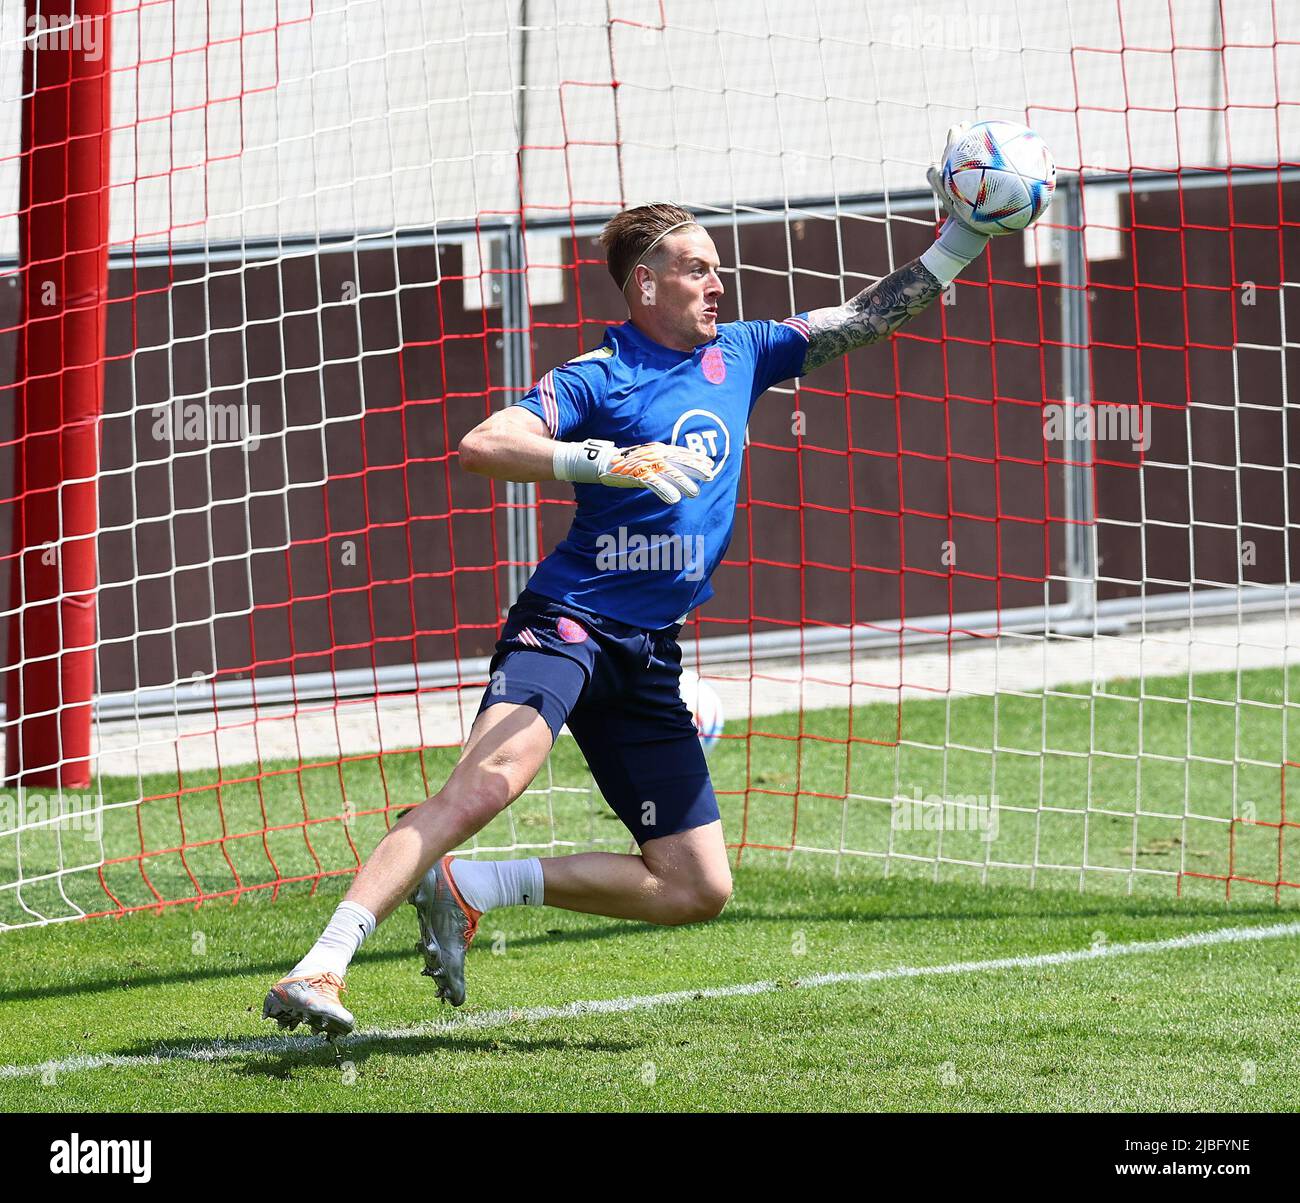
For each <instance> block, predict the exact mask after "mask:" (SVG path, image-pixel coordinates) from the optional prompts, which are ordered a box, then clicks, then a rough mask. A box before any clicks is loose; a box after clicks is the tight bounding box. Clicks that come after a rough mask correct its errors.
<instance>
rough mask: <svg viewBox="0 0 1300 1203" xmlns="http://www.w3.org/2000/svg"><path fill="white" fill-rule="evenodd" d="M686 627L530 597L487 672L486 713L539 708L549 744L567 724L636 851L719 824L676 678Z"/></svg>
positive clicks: (504, 632)
mask: <svg viewBox="0 0 1300 1203" xmlns="http://www.w3.org/2000/svg"><path fill="white" fill-rule="evenodd" d="M680 630H681V627H680V626H672V627H666V628H665V629H664V630H662V631H646V630H642V629H641V628H640V627H633V626H628V625H627V623H623V622H616V621H615V620H614V619H612V618H605V617H603V616H602V615H599V614H593V613H591V612H590V611H589V610H580V609H577V608H576V607H573V606H568V605H565V604H564V603H563V602H558V601H552V600H551V599H550V598H549V597H543V596H542V595H541V594H539V593H533V592H531V591H530V590H528V589H525V590H524V591H523V592H522V593H521V594H520V595H519V599H518V600H517V601H516V602H515V604H514V605H513V606H511V607H510V613H509V614H508V615H507V616H506V623H505V626H504V627H503V628H502V629H501V638H500V639H499V640H498V641H497V645H496V652H495V654H494V655H493V657H492V663H491V665H490V667H489V670H488V672H489V676H488V685H487V689H486V690H485V691H484V693H483V701H482V702H481V703H480V705H479V713H480V714H482V712H483V711H484V710H486V709H487V708H488V707H489V706H491V705H494V704H495V703H497V702H516V703H519V704H521V705H524V706H532V707H533V708H534V709H535V710H537V711H538V712H539V713H540V714H541V716H542V717H543V718H544V719H545V720H546V724H547V726H549V727H550V729H551V740H552V742H554V740H555V739H556V738H557V737H558V736H559V734H560V728H561V727H562V726H564V725H565V724H566V723H567V724H568V727H569V731H570V732H571V733H572V735H573V738H574V739H575V740H577V742H578V747H579V748H580V749H581V750H582V754H583V755H584V756H585V757H586V758H587V766H588V767H589V768H590V769H591V775H592V777H594V778H595V781H596V785H597V786H598V787H599V788H600V792H601V793H602V794H603V795H604V796H605V801H606V802H607V803H609V805H610V807H611V808H612V809H613V811H614V813H615V814H616V815H618V817H619V818H620V819H622V820H623V823H624V825H625V826H626V827H627V829H628V830H629V831H630V832H631V833H632V836H633V838H634V839H635V840H636V842H637V843H638V844H644V843H645V842H646V841H647V840H653V839H658V838H659V837H660V836H665V835H675V834H676V833H677V832H679V831H688V830H690V829H691V828H692V827H703V826H704V825H705V824H706V823H712V822H715V821H716V820H717V819H718V817H719V816H718V800H717V797H716V796H715V795H714V792H713V783H712V781H710V780H709V768H708V765H707V764H706V763H705V760H704V750H703V749H702V748H701V747H700V739H699V734H698V732H697V731H696V729H695V721H694V719H693V718H692V717H691V712H690V711H689V710H688V709H687V708H686V704H685V703H684V702H683V701H682V697H681V692H680V688H679V685H678V678H679V677H680V676H681V671H682V649H681V648H680V647H679V646H678V645H677V638H676V636H677V633H678V632H679V631H680Z"/></svg>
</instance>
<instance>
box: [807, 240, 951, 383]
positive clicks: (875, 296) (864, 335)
mask: <svg viewBox="0 0 1300 1203" xmlns="http://www.w3.org/2000/svg"><path fill="white" fill-rule="evenodd" d="M942 292H943V285H942V284H940V283H939V281H938V280H936V279H935V278H934V276H932V275H931V274H930V272H929V271H928V270H927V269H926V267H925V265H924V264H923V263H922V262H921V261H920V260H919V259H913V260H912V262H911V263H908V264H906V265H905V266H903V267H900V268H899V269H898V270H897V271H896V272H893V273H892V274H891V275H888V276H886V277H885V278H884V279H883V280H881V281H879V282H878V283H876V284H872V285H871V286H870V287H869V288H864V289H863V290H862V291H861V292H860V293H858V295H857V296H856V297H853V298H851V299H850V300H848V301H845V302H844V304H843V305H837V306H835V307H834V308H831V309H814V310H813V311H812V312H811V313H810V314H809V315H808V328H809V332H810V333H809V338H808V350H807V351H806V352H805V353H804V361H803V370H804V375H807V374H808V373H809V372H811V371H812V370H813V369H814V368H819V367H821V366H822V364H824V363H826V362H828V361H829V360H832V359H834V358H835V357H836V356H837V355H843V354H844V353H845V352H846V351H852V350H853V349H854V348H855V347H865V346H866V345H867V344H868V343H873V342H875V341H876V340H877V339H881V338H886V337H887V336H889V335H890V334H893V332H894V331H895V330H897V329H898V327H899V326H901V325H902V324H903V323H904V322H905V321H907V320H908V318H913V317H915V316H916V315H917V314H918V313H920V312H921V311H922V310H924V309H928V308H929V307H930V305H931V304H932V303H933V302H934V300H935V298H936V297H938V296H939V294H940V293H942Z"/></svg>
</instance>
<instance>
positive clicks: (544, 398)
mask: <svg viewBox="0 0 1300 1203" xmlns="http://www.w3.org/2000/svg"><path fill="white" fill-rule="evenodd" d="M807 347H808V322H807V315H806V314H799V315H797V316H795V317H792V318H787V319H786V320H785V321H783V322H774V321H755V322H728V323H726V324H724V325H721V326H719V327H718V333H717V336H716V337H715V338H714V339H713V340H712V341H710V342H707V343H705V344H703V345H702V346H699V347H696V348H695V350H694V351H674V350H672V349H671V348H669V347H664V346H661V345H660V344H659V343H656V342H654V341H653V340H652V339H649V338H647V337H646V336H645V335H644V334H642V333H641V332H640V331H639V330H637V328H636V327H635V326H633V325H632V323H631V322H624V323H623V324H622V325H619V326H610V327H608V328H607V329H606V331H605V339H604V342H603V343H602V344H601V345H600V346H599V347H597V348H596V349H595V350H594V351H588V352H587V353H586V354H585V355H579V356H578V357H577V358H576V359H571V360H569V362H568V363H566V364H563V365H562V366H560V367H558V368H555V369H554V370H552V371H550V372H547V373H546V375H545V376H543V377H542V378H541V379H540V380H539V381H538V382H537V383H536V384H535V385H534V386H533V387H532V388H531V389H530V390H529V391H528V392H527V393H526V394H525V395H524V396H523V397H522V398H521V399H520V400H519V402H518V404H520V405H522V406H523V407H524V408H525V409H527V410H529V411H530V412H531V413H534V414H536V415H537V416H538V417H539V418H541V419H542V421H543V422H545V423H546V427H547V429H548V430H549V431H550V433H551V435H552V437H553V438H557V439H561V440H563V441H565V442H581V441H583V440H584V439H589V438H595V439H609V440H610V441H612V442H613V443H614V444H615V445H616V446H619V447H632V446H636V445H638V444H640V443H673V444H677V445H678V446H683V447H689V448H692V449H694V450H697V451H703V452H704V453H705V454H706V455H708V456H710V457H711V458H712V460H713V462H714V465H715V468H716V472H715V475H714V478H713V479H712V480H710V481H701V482H699V483H700V495H699V496H698V497H683V498H682V500H681V501H679V502H677V503H676V504H675V505H665V504H664V503H663V502H662V501H660V500H659V498H658V497H656V496H655V495H654V494H653V493H652V492H650V490H649V489H620V488H613V487H611V486H609V485H601V484H575V485H574V486H573V491H574V495H575V497H576V498H577V502H578V506H577V512H576V513H575V514H574V518H573V525H572V527H570V529H569V533H568V535H567V536H566V537H565V538H564V539H563V540H562V541H561V542H560V543H559V544H558V545H557V546H556V548H555V550H554V551H552V552H551V553H550V554H549V555H548V556H546V558H545V559H543V560H542V562H541V563H540V564H538V566H537V569H536V571H535V572H534V573H533V575H532V578H531V579H530V580H529V582H528V587H529V588H530V589H532V590H533V591H534V592H536V593H540V594H542V595H543V596H545V597H550V598H553V599H554V600H556V601H562V602H565V603H567V604H569V605H573V606H577V607H579V608H581V609H585V610H591V611H593V612H594V613H596V614H603V615H604V616H605V617H607V618H613V619H615V620H617V621H618V622H625V623H628V624H630V625H632V626H637V627H642V628H644V629H646V630H658V629H661V628H663V627H667V626H671V625H672V624H673V623H675V622H678V621H679V620H680V619H681V618H682V617H683V616H684V615H686V614H687V613H688V612H689V611H691V610H693V609H694V608H695V607H696V606H698V605H700V604H701V603H703V602H705V601H707V600H708V599H709V598H710V597H712V596H713V586H712V585H711V584H710V583H709V578H710V577H711V576H712V575H713V571H714V569H715V568H717V566H718V564H719V563H721V561H722V557H723V555H724V554H725V552H726V550H727V545H728V543H730V542H731V531H732V526H733V524H734V522H735V516H736V493H737V491H738V489H739V487H740V464H741V460H742V458H743V457H744V450H745V428H746V426H747V425H748V423H749V415H750V413H751V411H752V410H753V408H754V403H755V402H756V401H757V400H758V398H759V397H760V396H761V395H762V394H763V393H764V392H765V391H766V390H767V389H769V388H770V387H771V386H772V385H774V384H778V383H780V382H781V381H783V380H789V379H791V378H793V377H795V376H798V375H799V374H800V372H801V371H802V370H803V362H804V352H805V351H806V349H807Z"/></svg>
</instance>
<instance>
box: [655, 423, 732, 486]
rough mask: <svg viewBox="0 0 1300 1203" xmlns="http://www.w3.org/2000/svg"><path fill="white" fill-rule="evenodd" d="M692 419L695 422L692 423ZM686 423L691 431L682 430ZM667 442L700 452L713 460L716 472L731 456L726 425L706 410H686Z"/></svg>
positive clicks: (729, 436)
mask: <svg viewBox="0 0 1300 1203" xmlns="http://www.w3.org/2000/svg"><path fill="white" fill-rule="evenodd" d="M692 418H695V419H697V421H695V422H692V421H691V419H692ZM699 419H703V421H699ZM687 423H690V425H691V426H692V429H691V430H683V427H684V426H686V425H687ZM669 441H670V442H672V443H673V444H674V445H676V446H678V447H687V448H689V449H690V450H691V451H702V452H703V453H704V454H705V455H707V456H708V457H709V458H710V459H711V460H713V464H714V470H715V471H716V472H721V471H722V466H723V464H725V463H726V462H727V456H729V455H730V454H731V432H730V431H729V430H728V429H727V424H726V423H725V422H723V421H722V419H721V418H719V417H718V415H717V414H715V413H710V412H709V410H707V409H688V410H687V411H686V412H685V413H684V414H682V415H681V417H679V418H678V419H677V421H676V423H675V424H674V425H673V436H672V438H671V440H669Z"/></svg>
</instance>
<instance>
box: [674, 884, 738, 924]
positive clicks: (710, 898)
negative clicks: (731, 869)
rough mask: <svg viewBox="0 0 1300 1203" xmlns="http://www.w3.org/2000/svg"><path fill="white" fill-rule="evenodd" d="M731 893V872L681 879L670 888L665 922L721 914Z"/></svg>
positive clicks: (706, 918)
mask: <svg viewBox="0 0 1300 1203" xmlns="http://www.w3.org/2000/svg"><path fill="white" fill-rule="evenodd" d="M730 897H731V875H730V874H728V875H727V876H726V877H725V878H723V877H711V878H708V879H706V880H704V881H696V882H689V883H687V882H682V883H678V884H676V886H675V887H673V888H671V889H670V890H669V891H668V895H667V898H666V900H665V901H666V905H665V907H664V915H663V919H662V922H663V923H665V924H667V925H668V926H671V927H679V926H681V925H683V924H686V923H707V922H708V921H709V920H710V919H716V918H717V917H718V916H719V915H720V914H722V909H723V907H725V906H726V905H727V899H729V898H730Z"/></svg>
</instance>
